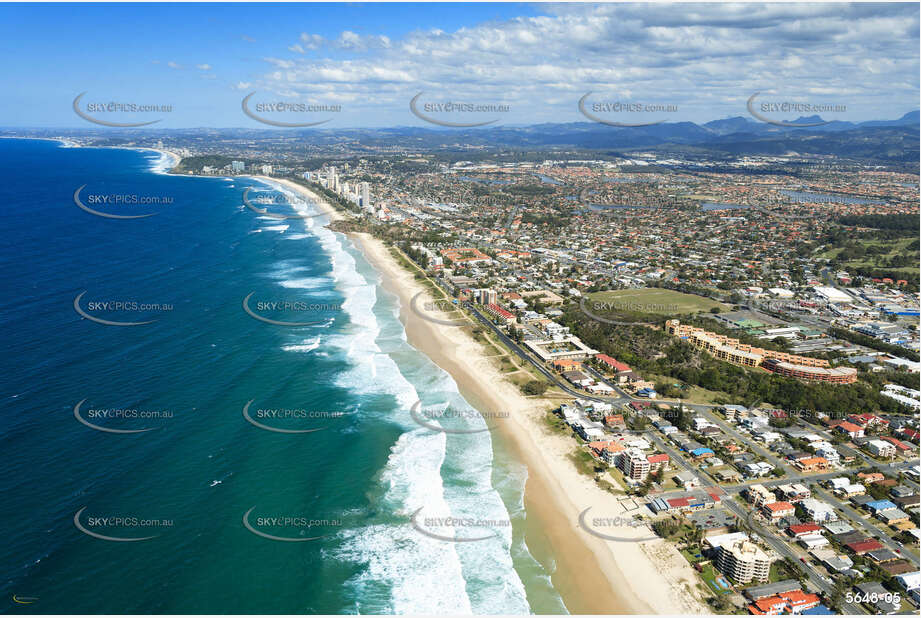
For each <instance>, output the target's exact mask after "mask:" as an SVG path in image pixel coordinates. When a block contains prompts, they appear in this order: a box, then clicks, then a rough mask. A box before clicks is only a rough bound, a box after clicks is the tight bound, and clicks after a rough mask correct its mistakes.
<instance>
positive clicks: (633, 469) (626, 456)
mask: <svg viewBox="0 0 921 618" xmlns="http://www.w3.org/2000/svg"><path fill="white" fill-rule="evenodd" d="M617 467H618V468H620V470H621V472H623V473H624V476H625V477H627V478H630V479H633V480H635V481H644V480H646V477H647V476H649V469H650V467H651V466H650V463H649V459H648V458H647V457H646V455H645V454H644V453H643V451H641V450H640V449H638V448H628V449H627V450H625V451H624V452H623V453H621V455H620V458H619V460H618V465H617Z"/></svg>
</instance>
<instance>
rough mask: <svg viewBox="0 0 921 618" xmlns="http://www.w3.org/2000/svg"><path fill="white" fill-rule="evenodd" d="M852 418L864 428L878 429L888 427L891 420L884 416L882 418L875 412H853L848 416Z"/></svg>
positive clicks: (851, 419) (853, 421)
mask: <svg viewBox="0 0 921 618" xmlns="http://www.w3.org/2000/svg"><path fill="white" fill-rule="evenodd" d="M848 420H850V421H851V422H852V423H854V424H855V425H858V426H859V427H863V428H864V429H876V428H883V429H884V428H886V427H887V426H888V425H889V421H887V420H886V419H884V418H880V417H879V416H876V415H875V414H868V413H864V414H851V415H850V416H848Z"/></svg>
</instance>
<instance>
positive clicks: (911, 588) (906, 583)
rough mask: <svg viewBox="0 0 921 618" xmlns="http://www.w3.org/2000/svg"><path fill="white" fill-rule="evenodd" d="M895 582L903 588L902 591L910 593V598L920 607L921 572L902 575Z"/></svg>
mask: <svg viewBox="0 0 921 618" xmlns="http://www.w3.org/2000/svg"><path fill="white" fill-rule="evenodd" d="M895 581H896V582H897V583H898V584H899V586H901V587H902V590H904V591H905V592H907V593H908V596H909V597H911V598H912V600H914V602H915V606H916V607H917V605H918V592H919V590H921V571H912V572H910V573H902V574H901V575H898V576H897V577H896V578H895Z"/></svg>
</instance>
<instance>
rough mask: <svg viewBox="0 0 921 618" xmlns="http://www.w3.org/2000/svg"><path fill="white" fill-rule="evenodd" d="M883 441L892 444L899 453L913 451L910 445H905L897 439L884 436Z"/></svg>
mask: <svg viewBox="0 0 921 618" xmlns="http://www.w3.org/2000/svg"><path fill="white" fill-rule="evenodd" d="M883 440H885V441H886V442H888V443H890V444H891V445H892V446H894V447H895V450H896V452H898V453H902V454H905V453H909V452H911V450H912V449H911V446H909V445H908V444H905V443H904V442H902V441H901V440H896V439H895V438H893V437H892V436H883Z"/></svg>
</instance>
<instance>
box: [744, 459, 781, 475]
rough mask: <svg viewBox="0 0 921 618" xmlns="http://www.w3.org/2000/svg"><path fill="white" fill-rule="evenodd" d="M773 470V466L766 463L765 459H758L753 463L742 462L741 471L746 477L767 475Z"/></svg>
mask: <svg viewBox="0 0 921 618" xmlns="http://www.w3.org/2000/svg"><path fill="white" fill-rule="evenodd" d="M773 470H774V466H772V465H771V464H769V463H767V462H766V461H758V462H755V463H744V464H742V468H741V472H742V474H744V475H745V476H747V477H748V478H758V477H761V476H767V475H768V474H770V473H771V472H772V471H773Z"/></svg>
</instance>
